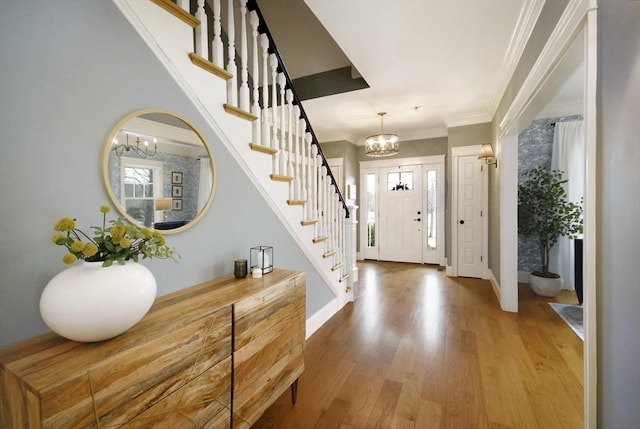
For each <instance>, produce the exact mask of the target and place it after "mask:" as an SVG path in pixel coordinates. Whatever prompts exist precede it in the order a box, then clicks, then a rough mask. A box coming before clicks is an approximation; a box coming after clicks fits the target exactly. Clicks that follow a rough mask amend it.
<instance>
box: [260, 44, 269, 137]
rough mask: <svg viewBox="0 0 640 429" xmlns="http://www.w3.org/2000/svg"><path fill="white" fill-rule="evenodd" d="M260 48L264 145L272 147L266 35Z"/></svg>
mask: <svg viewBox="0 0 640 429" xmlns="http://www.w3.org/2000/svg"><path fill="white" fill-rule="evenodd" d="M260 48H261V49H262V144H263V145H265V146H271V134H270V132H271V128H270V122H269V121H270V115H269V70H268V62H269V61H268V59H269V53H268V52H269V38H268V37H267V35H266V34H261V35H260Z"/></svg>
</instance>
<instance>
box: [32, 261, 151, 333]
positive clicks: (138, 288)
mask: <svg viewBox="0 0 640 429" xmlns="http://www.w3.org/2000/svg"><path fill="white" fill-rule="evenodd" d="M156 289H157V286H156V279H155V277H154V276H153V274H152V273H151V271H149V269H148V268H147V267H145V266H144V265H141V264H138V263H136V262H127V263H125V265H120V264H118V263H114V264H113V265H112V266H110V267H106V268H104V267H102V262H83V263H82V264H80V265H75V266H73V267H70V268H67V269H66V270H64V271H62V272H60V273H58V274H57V275H56V276H55V277H54V278H52V279H51V281H50V282H49V283H48V284H47V286H46V287H45V288H44V291H43V292H42V295H41V296H40V314H41V315H42V319H43V320H44V322H45V323H46V324H47V326H48V327H49V328H51V330H52V331H54V332H56V333H57V334H59V335H61V336H63V337H65V338H68V339H70V340H75V341H83V342H92V341H102V340H107V339H109V338H113V337H115V336H117V335H120V334H122V333H123V332H125V331H126V330H127V329H129V328H131V327H132V326H133V325H135V324H136V323H138V322H139V321H140V319H142V318H143V317H144V315H145V314H147V312H148V311H149V309H150V308H151V305H152V304H153V301H154V299H155V297H156Z"/></svg>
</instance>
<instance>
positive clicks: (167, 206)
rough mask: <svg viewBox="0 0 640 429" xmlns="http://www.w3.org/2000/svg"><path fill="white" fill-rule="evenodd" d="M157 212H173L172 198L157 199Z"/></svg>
mask: <svg viewBox="0 0 640 429" xmlns="http://www.w3.org/2000/svg"><path fill="white" fill-rule="evenodd" d="M156 210H171V198H156Z"/></svg>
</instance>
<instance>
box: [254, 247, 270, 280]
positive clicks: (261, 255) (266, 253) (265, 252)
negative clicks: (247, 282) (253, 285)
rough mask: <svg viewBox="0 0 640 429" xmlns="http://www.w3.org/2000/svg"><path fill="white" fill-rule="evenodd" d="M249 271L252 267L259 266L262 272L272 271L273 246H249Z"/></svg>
mask: <svg viewBox="0 0 640 429" xmlns="http://www.w3.org/2000/svg"><path fill="white" fill-rule="evenodd" d="M250 260H251V271H252V272H253V269H254V268H260V269H261V270H262V274H267V273H270V272H271V271H273V247H272V246H256V247H252V248H251V254H250Z"/></svg>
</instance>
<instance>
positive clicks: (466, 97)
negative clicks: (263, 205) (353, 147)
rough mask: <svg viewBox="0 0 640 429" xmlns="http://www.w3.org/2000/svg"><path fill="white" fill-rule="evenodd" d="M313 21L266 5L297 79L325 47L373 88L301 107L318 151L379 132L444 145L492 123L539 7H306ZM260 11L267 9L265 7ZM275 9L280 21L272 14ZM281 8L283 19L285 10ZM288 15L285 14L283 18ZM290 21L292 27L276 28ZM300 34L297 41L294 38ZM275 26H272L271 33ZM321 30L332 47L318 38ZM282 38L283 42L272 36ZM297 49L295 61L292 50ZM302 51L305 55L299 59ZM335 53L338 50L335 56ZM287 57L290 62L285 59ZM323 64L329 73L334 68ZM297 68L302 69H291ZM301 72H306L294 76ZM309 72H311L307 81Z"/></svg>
mask: <svg viewBox="0 0 640 429" xmlns="http://www.w3.org/2000/svg"><path fill="white" fill-rule="evenodd" d="M304 2H305V3H306V5H307V6H308V8H309V9H310V10H311V12H312V13H313V15H315V17H314V16H313V15H311V18H309V17H307V18H305V19H304V20H296V19H294V18H292V17H295V13H293V12H294V11H295V10H296V9H299V8H300V7H304V5H301V3H300V1H295V0H278V1H274V0H266V1H263V2H261V4H260V7H261V9H263V13H264V12H265V11H266V12H269V13H265V17H266V18H267V22H268V23H269V26H270V28H271V31H272V33H274V37H275V38H276V43H277V44H278V48H279V50H280V52H281V53H283V57H284V59H285V63H286V64H287V68H288V70H289V71H290V72H291V74H292V75H294V77H297V76H298V75H304V74H305V70H304V69H305V67H306V68H307V69H309V70H312V71H313V72H318V70H319V69H322V67H321V66H320V65H319V64H318V63H321V62H322V61H323V60H322V57H323V55H324V56H325V58H329V54H328V53H327V54H326V55H325V54H323V52H322V49H323V47H326V46H327V45H330V44H331V43H333V42H331V38H333V40H334V41H335V45H337V46H338V47H339V48H338V50H341V51H342V53H343V55H344V57H345V58H346V61H347V65H348V62H350V63H351V64H352V65H353V66H354V67H355V69H357V71H358V72H359V73H360V74H361V75H362V77H363V78H364V79H365V80H366V81H367V83H368V84H369V85H370V88H367V89H362V90H357V91H351V92H346V93H342V94H337V95H331V96H327V97H322V98H315V99H310V100H306V101H303V103H302V104H303V107H304V109H305V111H306V113H307V116H308V117H309V119H310V121H311V124H312V126H313V129H314V131H315V133H316V136H317V137H318V139H319V140H320V141H321V142H327V141H335V140H349V141H351V142H353V143H357V144H362V142H363V140H364V138H365V137H367V136H368V135H371V134H375V133H377V132H378V131H379V129H380V119H379V117H378V115H377V113H378V112H381V111H385V112H387V115H386V116H385V118H384V125H385V126H384V128H385V131H387V132H394V133H397V134H398V135H399V136H400V139H401V140H416V139H422V138H430V137H439V136H445V135H447V128H448V127H452V126H460V125H468V124H473V123H482V122H489V121H490V120H491V118H492V116H493V114H494V112H495V109H496V107H497V104H498V102H499V101H500V99H501V97H502V94H503V92H504V89H505V88H506V85H507V83H508V80H509V78H510V76H511V74H512V72H513V69H514V68H515V65H516V63H517V61H518V59H519V58H520V55H521V52H522V50H523V49H524V45H525V43H526V40H527V39H528V36H529V34H530V32H531V29H532V26H533V23H534V22H535V19H536V18H537V16H538V14H539V12H540V10H541V8H542V5H543V3H544V2H543V1H541V0H304ZM263 4H264V7H263ZM276 4H279V5H280V6H278V7H275V10H277V9H279V10H280V11H279V12H278V13H273V10H271V11H270V10H268V9H269V8H272V9H273V8H274V6H275V5H276ZM283 8H284V9H283ZM284 10H286V11H288V12H289V13H283V11H284ZM277 16H280V18H279V19H281V20H288V23H289V25H288V27H286V26H282V25H278V24H277V22H275V21H274V19H277V18H276V17H277ZM292 22H296V23H297V26H298V29H297V31H298V34H299V35H297V36H295V37H292V36H293V35H294V34H295V33H294V31H296V29H292V28H291V25H292ZM272 23H273V25H272ZM316 26H320V28H321V27H324V28H326V30H327V32H328V33H329V34H330V38H329V42H327V40H323V39H322V38H321V37H320V36H318V34H317V31H316V30H317V28H316ZM278 28H288V30H289V31H287V33H288V34H281V35H280V36H279V37H276V36H278V35H277V34H275V33H277V32H278V31H274V29H278ZM296 43H297V44H298V45H299V48H298V50H297V51H295V52H296V54H295V55H293V54H291V53H289V52H294V51H293V48H292V47H290V46H289V45H292V44H296ZM300 45H301V46H302V49H303V50H300ZM334 50H335V49H334ZM287 53H289V54H288V55H287ZM339 57H340V54H339V55H338V57H337V58H338V59H336V57H335V56H334V57H332V58H331V59H327V60H326V62H327V63H328V64H329V66H328V68H326V70H329V69H330V68H335V67H336V66H339V63H340V58H339ZM296 63H298V64H296ZM300 65H302V66H300ZM309 70H307V72H308V71H309Z"/></svg>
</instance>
